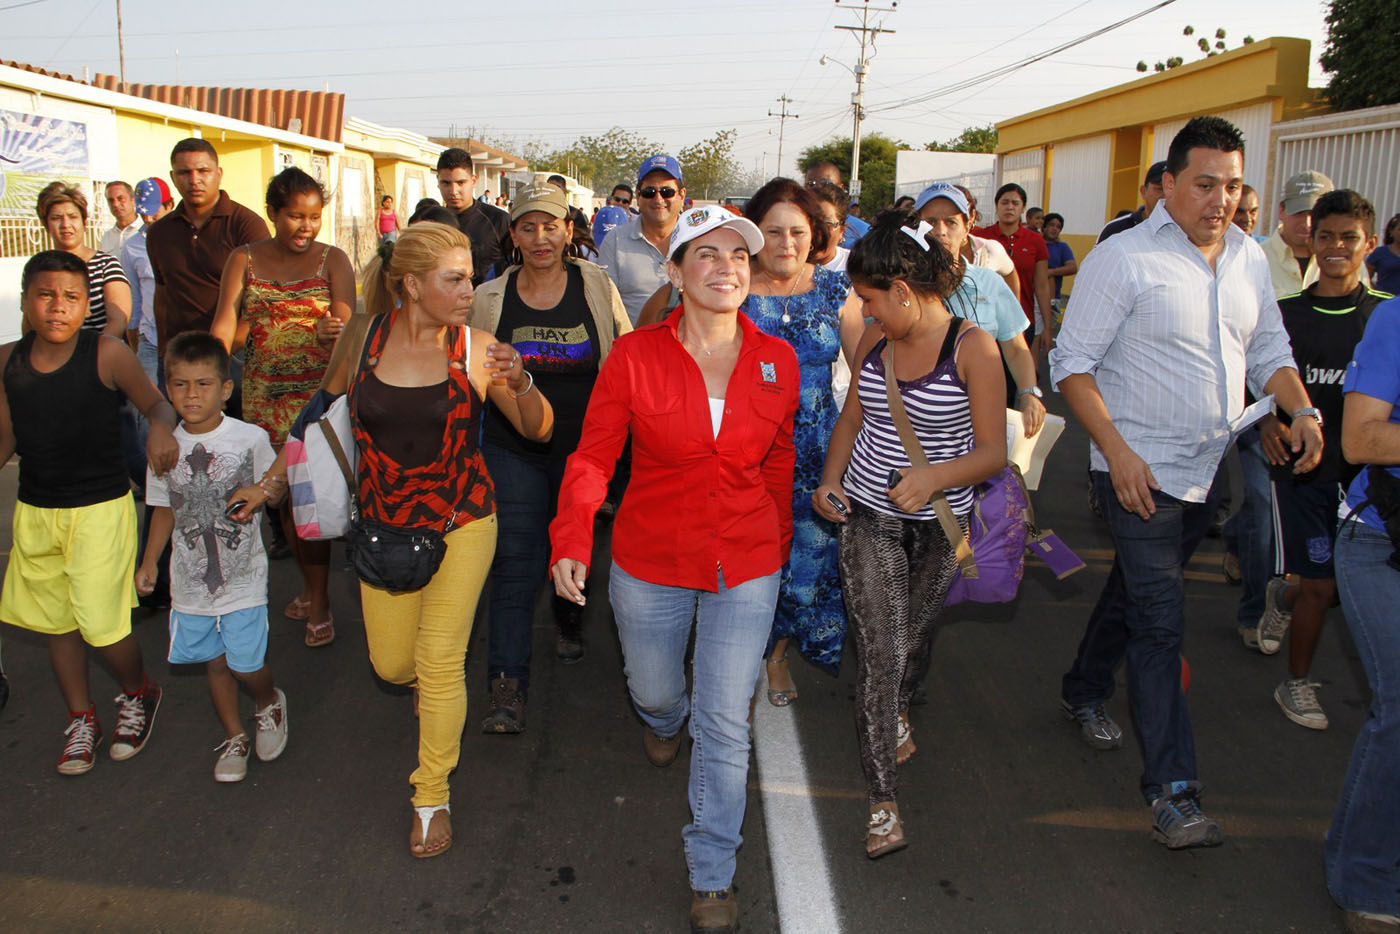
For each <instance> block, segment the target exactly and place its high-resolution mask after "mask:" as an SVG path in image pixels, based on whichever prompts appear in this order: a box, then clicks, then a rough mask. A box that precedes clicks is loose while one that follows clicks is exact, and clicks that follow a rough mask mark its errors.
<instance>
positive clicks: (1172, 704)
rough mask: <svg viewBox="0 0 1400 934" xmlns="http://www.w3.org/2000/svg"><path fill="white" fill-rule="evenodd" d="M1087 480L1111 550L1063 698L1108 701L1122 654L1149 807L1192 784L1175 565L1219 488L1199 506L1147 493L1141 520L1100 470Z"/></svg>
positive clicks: (1184, 557) (1181, 562) (1192, 544)
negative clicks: (1150, 508) (1149, 499)
mask: <svg viewBox="0 0 1400 934" xmlns="http://www.w3.org/2000/svg"><path fill="white" fill-rule="evenodd" d="M1092 476H1093V481H1094V493H1095V495H1096V496H1097V497H1098V500H1099V506H1100V508H1101V509H1102V511H1103V517H1104V521H1105V522H1107V523H1108V531H1109V534H1110V535H1112V536H1113V546H1114V548H1115V549H1116V550H1117V556H1116V557H1115V558H1114V560H1113V569H1112V570H1111V571H1109V574H1108V583H1106V584H1105V585H1104V588H1103V593H1102V594H1101V595H1100V596H1099V602H1098V605H1097V606H1095V607H1094V612H1093V613H1091V614H1090V616H1089V625H1088V627H1087V628H1086V629H1085V631H1084V638H1083V639H1082V640H1081V641H1080V643H1079V654H1078V656H1077V657H1076V658H1075V660H1074V665H1073V666H1071V668H1070V670H1069V672H1068V673H1067V674H1066V675H1065V677H1064V681H1063V683H1062V686H1061V696H1062V697H1063V698H1064V700H1065V701H1066V702H1067V703H1068V704H1070V705H1071V706H1073V707H1079V706H1083V705H1085V704H1094V703H1100V702H1102V701H1105V700H1107V699H1108V698H1109V697H1111V696H1112V695H1113V688H1114V681H1113V672H1114V669H1116V668H1117V667H1118V665H1119V663H1121V662H1122V661H1123V659H1124V658H1125V657H1126V658H1127V661H1128V695H1129V698H1130V699H1131V701H1132V715H1133V726H1134V728H1135V729H1136V731H1137V738H1138V748H1139V749H1140V751H1141V752H1142V759H1143V773H1142V779H1141V786H1142V794H1143V797H1144V798H1146V799H1147V801H1148V803H1151V802H1152V801H1153V800H1154V799H1155V798H1157V797H1158V796H1159V795H1160V794H1161V790H1162V786H1164V785H1169V784H1170V783H1171V782H1174V781H1195V780H1196V744H1195V739H1194V737H1193V736H1192V733H1191V717H1190V714H1189V713H1188V712H1187V709H1186V694H1185V692H1183V691H1182V689H1181V642H1182V636H1183V634H1184V632H1185V628H1186V593H1185V590H1184V587H1183V578H1182V569H1183V567H1184V566H1185V565H1186V562H1187V561H1188V560H1190V558H1191V555H1192V553H1193V552H1195V550H1196V546H1197V545H1198V544H1200V541H1201V539H1202V538H1203V537H1204V536H1205V534H1206V529H1208V528H1209V527H1210V523H1211V520H1212V519H1213V518H1214V517H1215V509H1216V504H1217V503H1218V499H1217V493H1218V491H1217V490H1216V489H1215V488H1214V487H1212V489H1211V491H1210V494H1209V495H1208V496H1207V497H1206V501H1205V502H1204V503H1187V502H1183V501H1182V500H1179V499H1176V498H1174V497H1171V496H1168V495H1167V494H1165V493H1161V492H1158V493H1155V494H1153V499H1154V501H1155V502H1156V505H1157V512H1156V513H1154V514H1153V516H1152V518H1151V519H1150V520H1148V521H1147V522H1144V521H1142V519H1140V518H1138V517H1137V516H1136V515H1134V514H1132V513H1130V512H1128V511H1127V510H1125V509H1124V508H1123V507H1122V506H1120V505H1119V504H1118V498H1117V496H1116V495H1115V494H1114V492H1113V483H1112V481H1111V480H1109V477H1108V473H1107V472H1106V471H1101V470H1095V471H1093V472H1092Z"/></svg>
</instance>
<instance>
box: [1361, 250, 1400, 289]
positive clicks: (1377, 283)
mask: <svg viewBox="0 0 1400 934" xmlns="http://www.w3.org/2000/svg"><path fill="white" fill-rule="evenodd" d="M1366 265H1368V266H1375V267H1376V275H1375V277H1374V278H1373V279H1372V280H1371V288H1373V289H1379V290H1380V291H1382V292H1389V293H1390V294H1391V295H1400V256H1396V255H1395V254H1394V253H1392V252H1390V247H1388V246H1378V247H1376V248H1375V249H1374V250H1372V251H1371V255H1370V256H1368V257H1366Z"/></svg>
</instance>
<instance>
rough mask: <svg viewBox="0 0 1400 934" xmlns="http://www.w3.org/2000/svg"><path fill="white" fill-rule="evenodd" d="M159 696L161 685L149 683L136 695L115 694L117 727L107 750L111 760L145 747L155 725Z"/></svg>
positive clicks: (134, 753) (124, 757) (121, 758)
mask: <svg viewBox="0 0 1400 934" xmlns="http://www.w3.org/2000/svg"><path fill="white" fill-rule="evenodd" d="M160 697H161V690H160V685H157V684H151V683H149V682H148V683H147V684H146V686H145V687H144V688H142V690H141V693H139V694H130V695H129V694H126V693H122V694H118V695H117V696H116V698H115V701H116V705H117V728H116V730H114V731H113V732H112V745H111V748H110V750H109V751H110V752H111V754H112V758H113V759H115V760H117V761H118V762H121V761H122V760H123V759H130V758H131V757H132V756H134V755H136V754H137V753H138V752H140V751H141V750H142V749H143V748H145V746H146V741H147V740H148V739H150V738H151V730H152V729H153V728H154V727H155V725H156V711H157V710H159V709H160Z"/></svg>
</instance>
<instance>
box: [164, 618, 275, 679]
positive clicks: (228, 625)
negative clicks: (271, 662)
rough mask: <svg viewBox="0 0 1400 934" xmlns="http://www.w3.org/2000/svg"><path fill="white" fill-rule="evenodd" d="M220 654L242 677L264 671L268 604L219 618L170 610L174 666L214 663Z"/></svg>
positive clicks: (172, 661) (171, 660) (171, 656)
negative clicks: (261, 669) (262, 669)
mask: <svg viewBox="0 0 1400 934" xmlns="http://www.w3.org/2000/svg"><path fill="white" fill-rule="evenodd" d="M220 655H223V656H225V658H226V660H227V662H228V666H229V668H231V669H233V670H234V671H236V672H238V673H240V674H251V673H253V672H255V671H257V670H258V669H260V668H262V666H263V663H264V662H265V661H266V659H267V604H263V605H262V606H250V607H248V608H247V609H243V610H234V611H233V612H232V613H220V614H219V615H218V616H199V615H196V614H194V613H181V612H180V611H179V610H171V611H170V656H169V658H168V659H167V660H168V661H169V662H170V664H172V665H193V664H199V663H201V662H212V661H213V660H214V659H216V658H218V657H219V656H220Z"/></svg>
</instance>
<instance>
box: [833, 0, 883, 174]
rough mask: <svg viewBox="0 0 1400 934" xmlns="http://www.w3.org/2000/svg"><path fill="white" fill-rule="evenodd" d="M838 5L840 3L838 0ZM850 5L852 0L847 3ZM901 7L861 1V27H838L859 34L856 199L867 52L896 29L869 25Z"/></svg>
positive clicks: (854, 98)
mask: <svg viewBox="0 0 1400 934" xmlns="http://www.w3.org/2000/svg"><path fill="white" fill-rule="evenodd" d="M836 2H837V3H838V4H839V3H840V2H841V0H836ZM848 2H849V0H848ZM897 6H899V0H890V5H889V6H888V7H873V6H871V5H870V0H861V7H860V25H859V26H837V27H836V28H837V29H845V30H847V31H849V32H857V33H860V59H859V60H858V61H857V62H856V69H855V76H856V90H855V93H854V94H852V95H851V109H852V110H853V111H855V128H854V130H852V132H851V185H850V193H851V197H852V198H854V199H859V198H860V121H861V120H862V119H863V118H864V117H865V73H866V71H867V69H868V66H869V64H870V57H867V56H866V54H865V53H866V48H867V47H869V48H870V49H871V50H872V51H873V50H874V48H875V37H876V36H877V35H879V34H880V33H889V34H891V35H893V34H894V30H893V29H884V28H882V27H881V26H880V24H879V23H876V24H875V25H874V26H871V25H870V14H871V13H893V12H894V11H895V7H897Z"/></svg>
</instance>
